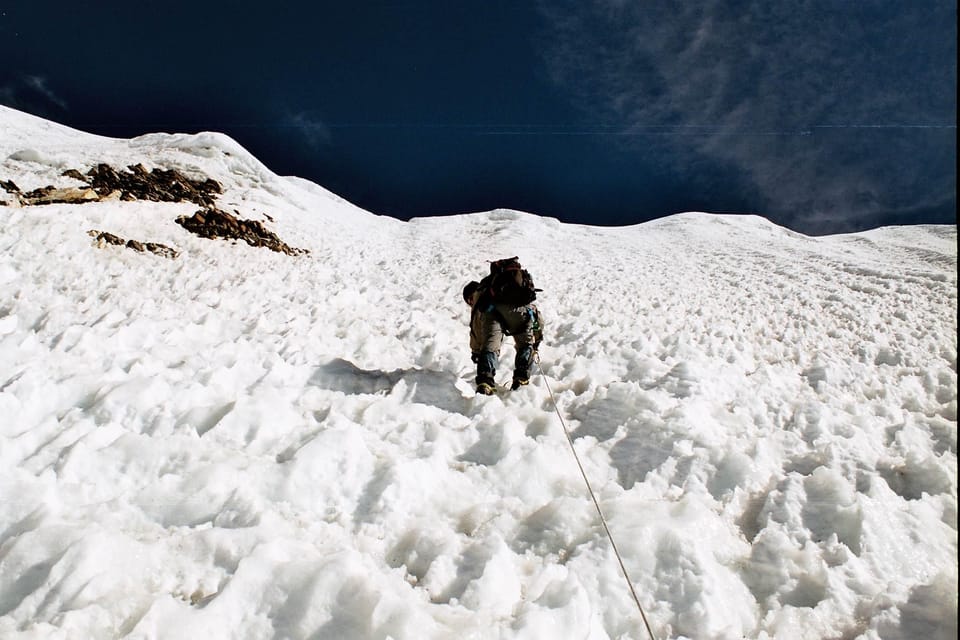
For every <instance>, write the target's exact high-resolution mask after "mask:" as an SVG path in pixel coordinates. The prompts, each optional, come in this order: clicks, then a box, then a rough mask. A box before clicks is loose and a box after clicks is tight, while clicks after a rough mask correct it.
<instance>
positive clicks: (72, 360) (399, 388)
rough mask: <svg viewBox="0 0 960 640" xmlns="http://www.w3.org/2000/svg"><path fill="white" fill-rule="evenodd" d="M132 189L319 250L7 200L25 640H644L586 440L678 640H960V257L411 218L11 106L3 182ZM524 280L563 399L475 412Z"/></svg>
mask: <svg viewBox="0 0 960 640" xmlns="http://www.w3.org/2000/svg"><path fill="white" fill-rule="evenodd" d="M101 162H105V163H107V164H110V165H111V166H114V167H117V168H123V167H126V166H128V165H132V164H136V163H143V164H144V166H146V167H147V169H152V168H154V167H161V168H167V169H169V168H174V169H178V170H180V171H181V172H183V173H185V174H187V175H191V176H194V177H197V178H206V177H212V178H214V179H215V180H217V181H219V182H220V183H221V184H222V185H223V186H224V193H223V195H222V196H221V197H220V198H219V201H218V206H221V207H222V208H223V209H224V210H236V211H238V212H239V214H240V215H241V216H242V217H243V218H246V219H255V220H261V221H263V222H264V224H265V225H267V226H268V227H269V228H270V229H271V230H273V231H274V232H276V233H277V234H278V235H279V236H280V238H282V239H283V240H284V241H286V242H288V243H290V244H291V245H293V246H297V247H304V248H306V249H309V251H310V253H309V254H308V255H304V256H296V257H291V256H286V255H282V254H277V253H274V252H272V251H268V250H265V249H262V248H255V247H250V246H247V245H245V244H243V243H240V244H231V243H229V242H224V241H219V240H208V239H204V238H199V237H197V236H194V235H191V234H190V233H188V232H187V231H186V230H184V229H183V228H182V227H180V226H179V225H177V224H176V223H175V222H174V220H175V219H176V218H177V217H178V216H180V215H190V214H191V213H192V212H193V210H195V206H194V205H190V204H174V203H152V202H120V201H110V202H106V201H105V202H98V203H91V204H82V205H70V204H54V205H47V206H34V207H15V206H13V204H14V203H13V198H12V197H11V196H10V194H7V193H5V192H0V200H4V199H5V201H6V204H7V205H9V206H0V416H2V417H0V637H2V638H5V639H18V640H20V639H23V640H26V639H30V640H33V639H41V638H42V639H54V638H56V639H61V638H62V639H67V638H70V639H73V638H135V639H168V638H169V639H180V638H204V639H207V640H216V639H224V640H227V639H230V640H236V639H251V640H252V639H260V638H276V639H278V640H279V639H303V640H307V639H309V640H325V639H330V640H333V639H345V638H346V639H354V638H356V639H360V638H363V639H367V638H369V639H379V640H382V639H387V638H392V639H394V640H401V639H422V638H431V639H434V638H435V639H447V638H451V639H452V638H457V639H470V638H474V639H487V638H498V639H499V638H503V639H507V638H509V639H513V638H517V639H519V638H522V639H530V640H533V639H543V640H554V639H557V638H589V639H596V640H599V639H604V638H610V639H626V638H637V639H642V638H647V637H648V634H647V631H646V629H645V627H644V626H643V623H642V620H641V617H640V613H639V611H638V609H637V606H636V604H635V603H634V602H633V600H632V598H631V596H630V592H629V589H628V587H627V583H626V581H625V579H624V575H623V573H622V572H621V570H620V567H619V565H618V563H617V559H616V557H615V556H614V554H613V551H612V548H611V545H610V543H609V541H608V539H607V537H606V535H605V534H604V531H603V527H602V525H601V523H600V520H599V516H598V514H597V511H596V510H595V508H594V505H593V502H592V501H591V499H590V496H589V494H588V493H587V490H586V486H585V483H584V481H583V478H582V477H581V476H580V473H579V471H578V469H577V464H576V460H575V458H574V456H573V454H572V452H571V448H570V445H569V444H568V441H567V439H566V437H565V435H564V431H563V427H562V425H561V422H560V417H561V416H562V417H563V420H564V422H565V423H566V426H567V428H568V429H569V431H570V434H571V438H572V441H573V443H574V446H575V449H576V452H577V453H578V455H579V457H580V460H581V461H582V463H583V466H584V470H585V472H586V474H587V476H588V478H589V480H590V482H591V484H592V486H593V488H594V489H595V491H596V494H597V499H598V500H599V503H600V505H601V507H602V510H603V512H604V515H605V516H606V518H607V521H608V523H609V525H610V530H611V532H612V534H613V537H614V539H615V541H616V543H617V547H618V548H619V550H620V553H621V555H622V557H623V562H624V565H625V567H626V570H627V572H628V573H629V576H630V578H631V579H632V581H633V583H634V585H635V588H636V592H637V594H638V597H639V599H640V602H641V604H642V606H643V609H644V611H645V612H646V615H647V616H648V618H649V621H650V625H651V627H652V629H653V632H654V635H655V637H656V638H658V639H662V638H695V639H697V640H702V639H728V638H768V639H772V638H780V639H798V640H799V639H804V640H807V639H810V640H812V639H821V638H823V639H826V638H831V639H837V638H842V639H844V640H854V639H865V640H877V639H880V638H883V639H884V640H898V639H902V640H908V639H914V638H928V639H950V640H953V639H954V638H956V636H957V337H956V332H957V316H956V309H957V235H956V227H955V226H917V227H900V228H883V229H877V230H873V231H869V232H865V233H858V234H852V235H843V236H830V237H819V238H812V237H806V236H803V235H799V234H797V233H793V232H790V231H789V230H786V229H783V228H780V227H777V226H774V225H773V224H771V223H769V222H768V221H766V220H764V219H762V218H759V217H755V216H746V215H708V214H702V213H689V214H683V215H677V216H672V217H669V218H665V219H662V220H658V221H655V222H650V223H646V224H642V225H637V226H633V227H624V228H594V227H589V226H575V225H565V224H561V223H559V222H557V221H556V220H552V219H546V218H541V217H537V216H533V215H528V214H524V213H520V212H515V211H506V210H499V211H492V212H486V213H477V214H471V215H460V216H451V217H445V218H429V219H415V220H412V221H410V222H408V223H404V222H399V221H396V220H393V219H390V218H384V217H378V216H375V215H373V214H370V213H368V212H365V211H362V210H360V209H358V208H357V207H355V206H353V205H351V204H349V203H347V202H345V201H343V200H342V199H340V198H338V197H337V196H335V195H333V194H331V193H329V192H327V191H325V190H324V189H322V188H320V187H318V186H316V185H313V184H310V183H308V182H306V181H304V180H301V179H293V178H284V177H279V176H277V175H275V174H273V173H272V172H271V171H270V170H269V169H267V168H266V167H264V166H263V164H261V163H260V162H259V161H257V160H256V159H255V158H253V157H252V156H251V155H250V154H249V153H247V152H246V151H244V149H243V148H241V147H240V145H238V144H237V143H236V142H234V141H232V140H230V139H229V138H227V137H225V136H223V135H219V134H215V133H203V134H199V135H168V134H155V135H149V136H143V137H141V138H137V139H133V140H119V139H109V138H102V137H96V136H92V135H88V134H85V133H82V132H78V131H73V130H70V129H67V128H65V127H61V126H59V125H56V124H54V123H50V122H46V121H43V120H39V119H37V118H34V117H32V116H28V115H26V114H23V113H19V112H17V111H13V110H10V109H7V108H4V107H0V179H3V180H13V181H14V182H15V183H16V184H17V185H18V186H19V187H20V188H21V189H22V190H24V191H26V190H29V189H35V188H39V187H43V186H46V185H51V184H52V185H56V186H64V187H65V186H77V181H76V180H73V179H72V178H66V177H62V176H61V174H62V173H63V171H64V170H66V169H68V168H75V169H78V170H80V171H81V172H83V171H86V170H87V169H89V168H90V167H92V166H94V165H96V164H98V163H101ZM89 229H102V230H105V231H108V232H111V233H114V234H117V235H118V236H121V237H124V238H127V237H129V238H135V239H137V240H139V241H142V242H159V243H163V244H165V245H168V246H171V247H174V248H176V249H177V250H178V251H180V252H181V253H180V256H179V257H178V258H176V259H174V260H171V259H168V258H163V257H159V256H155V255H152V254H144V253H137V252H135V251H132V250H130V249H127V248H124V247H121V246H107V247H104V248H98V247H96V246H94V245H93V244H92V243H91V239H90V237H88V236H87V233H86V232H87V231H88V230H89ZM513 255H517V256H520V259H521V261H522V262H523V264H524V266H525V267H526V268H528V269H529V270H530V271H531V273H532V274H533V276H534V277H535V279H536V281H537V284H538V286H540V287H542V288H543V289H544V291H543V293H542V294H541V295H540V300H539V304H540V307H541V309H542V311H543V314H544V316H545V319H546V338H545V342H544V345H543V347H542V349H541V358H542V369H541V370H535V372H534V375H533V377H532V380H531V384H530V386H528V387H524V388H522V389H520V390H518V391H516V392H512V393H507V394H503V395H495V396H491V397H485V396H481V397H478V396H476V395H475V394H474V391H473V374H474V371H473V368H472V367H473V365H472V364H471V362H470V354H469V349H468V345H467V338H468V327H467V322H468V309H467V308H466V306H465V305H464V304H463V302H462V300H461V299H460V290H461V288H462V287H463V285H464V284H465V283H466V282H468V281H469V280H472V279H478V277H479V276H481V275H483V273H484V271H485V270H486V268H487V261H489V260H494V259H497V258H503V257H508V256H513ZM512 359H513V347H512V345H509V344H508V345H507V346H505V348H504V352H503V354H502V358H501V363H502V365H503V366H502V367H501V369H500V371H499V372H498V375H499V378H500V379H501V380H509V378H510V373H511V367H510V366H509V365H510V363H512ZM547 385H549V387H550V389H552V391H553V394H554V396H555V398H556V404H554V401H553V400H552V399H551V395H550V392H549V391H548V388H547Z"/></svg>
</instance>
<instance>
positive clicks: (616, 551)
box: [534, 353, 656, 640]
mask: <svg viewBox="0 0 960 640" xmlns="http://www.w3.org/2000/svg"><path fill="white" fill-rule="evenodd" d="M534 356H535V358H534V360H535V361H536V363H537V369H538V370H539V371H540V376H541V377H542V378H543V383H544V385H546V387H547V391H548V392H549V393H550V401H551V402H553V409H554V411H556V412H557V417H558V418H560V425H561V426H562V427H563V433H564V435H565V436H567V443H568V444H569V445H570V450H571V451H573V458H574V459H575V460H576V461H577V467H578V468H579V469H580V475H581V476H583V481H584V483H585V484H586V485H587V492H588V493H589V494H590V498H591V499H592V500H593V506H594V507H596V508H597V514H598V515H599V516H600V523H601V524H602V525H603V530H604V531H605V532H606V534H607V538H608V539H609V540H610V546H611V547H612V548H613V554H614V555H615V556H617V562H619V563H620V571H621V572H623V578H624V579H625V580H626V581H627V586H628V587H630V595H632V596H633V601H634V602H635V603H636V604H637V609H638V610H639V611H640V617H641V618H642V619H643V625H644V626H645V627H646V628H647V633H648V634H650V638H651V640H656V637H655V636H654V635H653V630H652V629H651V628H650V622H649V621H648V620H647V614H646V613H645V612H644V610H643V606H642V605H641V604H640V598H639V597H638V596H637V591H636V589H634V587H633V581H632V580H630V575H629V574H628V573H627V567H626V566H625V565H624V564H623V557H622V556H621V555H620V550H619V549H617V543H616V542H614V540H613V534H612V533H610V527H609V526H607V519H606V518H605V517H604V516H603V510H602V509H600V502H599V501H598V500H597V496H596V494H595V493H594V492H593V487H592V486H590V480H589V479H588V478H587V472H586V471H584V470H583V464H582V463H581V462H580V456H579V455H578V454H577V449H576V448H575V447H574V446H573V437H572V436H571V435H570V430H569V429H567V423H566V422H564V420H563V416H562V415H561V414H560V407H559V405H558V404H557V398H556V397H555V396H554V395H553V389H551V388H550V383H549V382H548V381H547V376H546V374H544V373H543V367H542V366H541V365H540V354H538V353H535V354H534Z"/></svg>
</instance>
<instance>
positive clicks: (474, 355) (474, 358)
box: [470, 351, 480, 364]
mask: <svg viewBox="0 0 960 640" xmlns="http://www.w3.org/2000/svg"><path fill="white" fill-rule="evenodd" d="M470 360H472V361H473V364H477V363H478V362H480V354H479V353H477V352H476V351H474V352H473V353H471V354H470Z"/></svg>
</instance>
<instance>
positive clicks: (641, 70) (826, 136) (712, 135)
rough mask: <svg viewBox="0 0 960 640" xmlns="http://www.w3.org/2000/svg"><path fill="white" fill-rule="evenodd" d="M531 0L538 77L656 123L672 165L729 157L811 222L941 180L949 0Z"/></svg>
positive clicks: (866, 211) (946, 137)
mask: <svg viewBox="0 0 960 640" xmlns="http://www.w3.org/2000/svg"><path fill="white" fill-rule="evenodd" d="M540 7H541V10H542V14H543V16H544V18H545V21H546V24H547V30H546V33H545V34H544V35H545V40H544V42H545V43H547V44H546V45H545V47H546V54H545V59H546V62H547V64H548V68H549V70H550V74H551V76H552V78H553V79H554V80H555V81H556V82H557V83H558V84H559V85H560V86H563V87H566V88H567V89H569V90H570V93H571V95H572V97H573V99H574V100H575V101H576V102H578V103H579V106H580V107H581V108H583V109H584V110H585V111H586V112H588V113H590V114H593V115H594V117H597V118H598V119H601V120H602V121H603V122H604V123H605V124H614V125H616V126H619V127H621V128H622V130H623V131H626V132H635V133H643V132H644V131H648V132H649V131H653V130H658V132H659V133H660V134H661V136H660V137H661V144H663V145H665V146H664V148H663V153H662V155H663V157H664V158H665V159H671V161H672V162H673V163H674V164H673V166H672V167H671V169H672V171H674V172H676V173H677V174H678V175H682V174H684V173H685V172H688V171H689V168H688V167H689V166H690V165H691V164H692V163H695V162H696V160H695V158H694V156H696V155H700V156H702V157H707V158H711V159H713V160H714V161H717V162H720V163H723V164H727V165H732V166H735V167H737V168H738V169H739V172H740V173H741V174H742V175H744V176H748V177H749V179H750V180H751V181H752V183H753V184H754V185H755V187H756V190H757V192H758V193H759V194H760V195H761V201H760V202H758V205H760V206H762V207H764V208H766V209H767V210H768V211H767V213H768V214H769V213H773V212H776V213H777V214H779V217H780V218H781V219H784V220H786V219H789V220H790V221H791V222H792V223H795V224H797V225H798V226H799V227H804V226H805V223H806V222H807V221H809V223H810V224H809V225H806V226H807V227H808V229H807V230H808V231H811V232H818V231H825V230H830V231H837V230H845V229H846V228H848V227H849V228H852V227H856V226H858V225H862V224H863V221H864V220H866V219H868V218H869V217H871V216H876V215H878V214H882V213H889V212H891V211H898V210H904V209H905V208H907V207H916V206H921V207H923V206H925V205H926V204H931V205H932V204H933V203H938V202H943V201H944V199H945V198H947V196H948V194H949V193H955V188H956V181H955V166H956V162H955V148H956V145H955V141H954V140H955V134H956V127H955V125H956V121H955V113H956V99H955V91H956V67H955V61H956V7H955V5H954V4H952V3H947V2H944V1H943V0H928V1H926V2H918V3H914V4H911V5H904V4H901V3H898V4H896V5H886V4H884V3H840V4H838V3H833V2H816V1H812V2H806V3H801V4H799V5H797V4H783V3H771V2H767V1H766V0H763V1H760V0H758V1H756V2H747V3H742V4H738V6H737V7H732V6H730V3H729V2H717V1H715V2H712V3H706V4H704V3H673V2H657V1H644V2H637V1H629V0H594V1H593V2H582V1H579V0H578V1H577V2H573V1H566V0H561V1H549V2H547V1H544V2H542V3H541V5H540ZM658 128H659V129H658ZM621 139H624V140H629V138H621ZM951 155H952V156H953V157H954V159H953V160H952V161H951V160H950V157H951ZM947 199H948V198H947ZM953 199H954V201H955V195H954V197H953ZM908 203H909V204H908Z"/></svg>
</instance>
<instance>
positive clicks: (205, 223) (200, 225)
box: [177, 207, 309, 256]
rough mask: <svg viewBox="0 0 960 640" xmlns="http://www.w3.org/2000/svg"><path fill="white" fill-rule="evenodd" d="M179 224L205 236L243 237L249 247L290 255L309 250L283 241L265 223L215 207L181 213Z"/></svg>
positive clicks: (235, 238) (237, 238)
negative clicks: (186, 214) (238, 216)
mask: <svg viewBox="0 0 960 640" xmlns="http://www.w3.org/2000/svg"><path fill="white" fill-rule="evenodd" d="M177 224H179V225H180V226H182V227H183V228H184V229H186V230H188V231H191V232H193V233H195V234H197V235H198V236H201V237H203V238H211V239H213V238H222V239H224V240H243V241H244V242H246V243H247V244H249V245H250V246H253V247H266V248H268V249H272V250H273V251H278V252H280V253H285V254H287V255H290V256H295V255H300V254H304V253H309V251H307V250H306V249H296V248H294V247H291V246H290V245H288V244H287V243H285V242H283V241H282V240H280V238H279V237H277V234H275V233H273V232H272V231H270V230H268V229H267V228H266V227H265V226H263V223H262V222H259V221H257V220H241V219H240V218H237V217H236V216H233V215H231V214H229V213H227V212H226V211H221V210H220V209H216V208H214V207H210V208H207V209H201V210H199V211H197V212H196V213H194V214H193V215H192V216H190V217H187V216H180V217H179V218H177Z"/></svg>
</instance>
